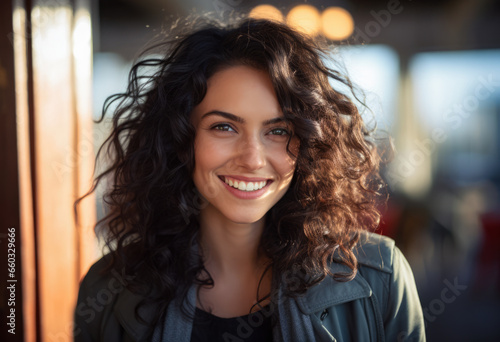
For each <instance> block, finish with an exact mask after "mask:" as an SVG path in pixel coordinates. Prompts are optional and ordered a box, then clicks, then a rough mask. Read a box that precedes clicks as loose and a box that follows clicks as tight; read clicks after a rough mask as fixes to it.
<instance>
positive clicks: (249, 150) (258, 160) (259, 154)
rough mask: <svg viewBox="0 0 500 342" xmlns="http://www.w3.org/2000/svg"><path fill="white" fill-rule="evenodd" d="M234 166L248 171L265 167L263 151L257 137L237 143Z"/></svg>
mask: <svg viewBox="0 0 500 342" xmlns="http://www.w3.org/2000/svg"><path fill="white" fill-rule="evenodd" d="M236 164H237V165H238V166H241V167H243V168H245V169H247V170H250V171H252V170H258V169H260V168H262V167H264V166H265V165H266V157H265V149H264V146H263V144H262V142H261V141H260V140H259V139H258V138H257V137H255V138H248V139H245V140H242V141H240V142H239V143H238V146H237V153H236Z"/></svg>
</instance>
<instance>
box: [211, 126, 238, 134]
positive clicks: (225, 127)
mask: <svg viewBox="0 0 500 342" xmlns="http://www.w3.org/2000/svg"><path fill="white" fill-rule="evenodd" d="M210 129H213V130H216V131H222V132H230V131H232V132H235V130H234V129H233V128H232V127H231V125H229V124H217V125H213V126H212V127H210Z"/></svg>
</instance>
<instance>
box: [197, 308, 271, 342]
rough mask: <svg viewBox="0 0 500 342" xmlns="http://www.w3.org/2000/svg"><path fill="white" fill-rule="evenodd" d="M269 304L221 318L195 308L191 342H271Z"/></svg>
mask: <svg viewBox="0 0 500 342" xmlns="http://www.w3.org/2000/svg"><path fill="white" fill-rule="evenodd" d="M271 314H272V312H270V310H269V306H265V307H264V308H262V309H261V310H259V311H256V312H252V313H251V314H248V315H245V316H240V317H234V318H221V317H217V316H214V315H212V314H211V313H208V312H206V311H203V310H201V309H198V308H196V312H195V316H194V322H193V332H192V334H191V342H218V341H221V342H236V341H237V342H257V341H258V342H272V340H273V329H272V323H271Z"/></svg>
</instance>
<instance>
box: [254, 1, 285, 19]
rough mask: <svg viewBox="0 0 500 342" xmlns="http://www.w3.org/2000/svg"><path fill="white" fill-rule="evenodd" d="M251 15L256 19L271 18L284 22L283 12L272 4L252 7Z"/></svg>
mask: <svg viewBox="0 0 500 342" xmlns="http://www.w3.org/2000/svg"><path fill="white" fill-rule="evenodd" d="M249 16H250V17H251V18H255V19H269V20H274V21H279V22H283V13H281V11H280V10H279V9H277V8H276V7H274V6H271V5H259V6H256V7H254V8H253V9H252V11H251V12H250V14H249Z"/></svg>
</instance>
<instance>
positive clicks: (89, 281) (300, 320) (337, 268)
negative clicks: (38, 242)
mask: <svg viewBox="0 0 500 342" xmlns="http://www.w3.org/2000/svg"><path fill="white" fill-rule="evenodd" d="M355 253H356V256H357V258H358V263H359V271H358V274H357V275H356V277H355V278H354V279H353V280H352V281H349V282H337V281H335V280H333V279H332V278H331V277H327V278H326V279H324V280H323V281H322V282H321V283H320V284H318V285H316V286H314V287H312V288H310V289H309V290H308V291H307V292H306V294H305V295H304V296H301V297H299V298H297V299H290V298H288V297H286V298H285V297H280V298H281V299H279V300H277V301H276V303H277V305H276V308H277V309H279V324H278V325H277V326H276V327H275V328H274V331H273V333H274V339H275V340H285V341H287V342H288V341H298V342H300V341H304V342H306V341H314V340H315V341H363V342H365V341H391V342H392V341H425V332H424V320H423V315H422V308H421V305H420V301H419V298H418V295H417V291H416V288H415V282H414V279H413V274H412V272H411V269H410V267H409V265H408V263H407V261H406V259H405V258H404V256H403V255H402V253H401V252H400V250H399V249H398V248H397V247H395V245H394V241H393V240H391V239H389V238H386V237H382V236H380V235H376V234H370V233H366V234H363V235H362V238H361V241H360V243H359V244H358V245H357V247H355ZM104 265H105V261H104V260H103V259H101V260H100V261H98V262H97V263H96V264H94V265H93V266H92V267H91V269H90V270H89V272H88V274H87V275H86V276H85V278H84V279H83V281H82V283H81V286H80V293H79V296H78V303H77V306H76V310H75V324H76V325H75V341H106V342H115V341H126V342H128V341H139V340H141V338H142V337H143V336H144V334H145V333H146V326H145V325H143V324H141V323H140V322H138V321H137V319H136V318H135V315H134V308H135V305H136V304H137V303H138V302H139V301H140V300H141V297H140V296H137V295H134V294H133V293H131V292H130V291H128V290H127V289H126V288H125V286H126V285H127V281H130V279H127V277H126V276H124V275H121V274H119V273H118V272H112V274H108V275H105V276H102V275H100V270H102V268H103V267H104ZM331 269H332V271H333V272H342V271H345V270H346V269H345V268H344V266H341V265H339V264H336V263H334V264H332V265H331ZM285 279H286V277H285ZM188 302H189V303H190V304H192V307H193V310H194V303H195V290H194V286H193V288H192V289H190V291H189V293H188ZM179 305H180V304H179ZM179 305H177V304H176V303H172V304H171V305H170V306H169V308H168V311H167V315H166V317H167V318H166V320H165V321H164V322H162V323H161V324H158V326H157V328H156V330H155V334H154V335H153V338H152V340H154V341H175V342H182V341H186V342H189V340H190V335H191V327H192V321H189V320H186V319H184V318H183V316H182V315H180V309H179ZM145 315H146V317H147V312H145ZM247 328H250V329H251V326H247ZM240 337H241V336H240ZM233 340H235V341H238V337H235V338H234V339H233Z"/></svg>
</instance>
